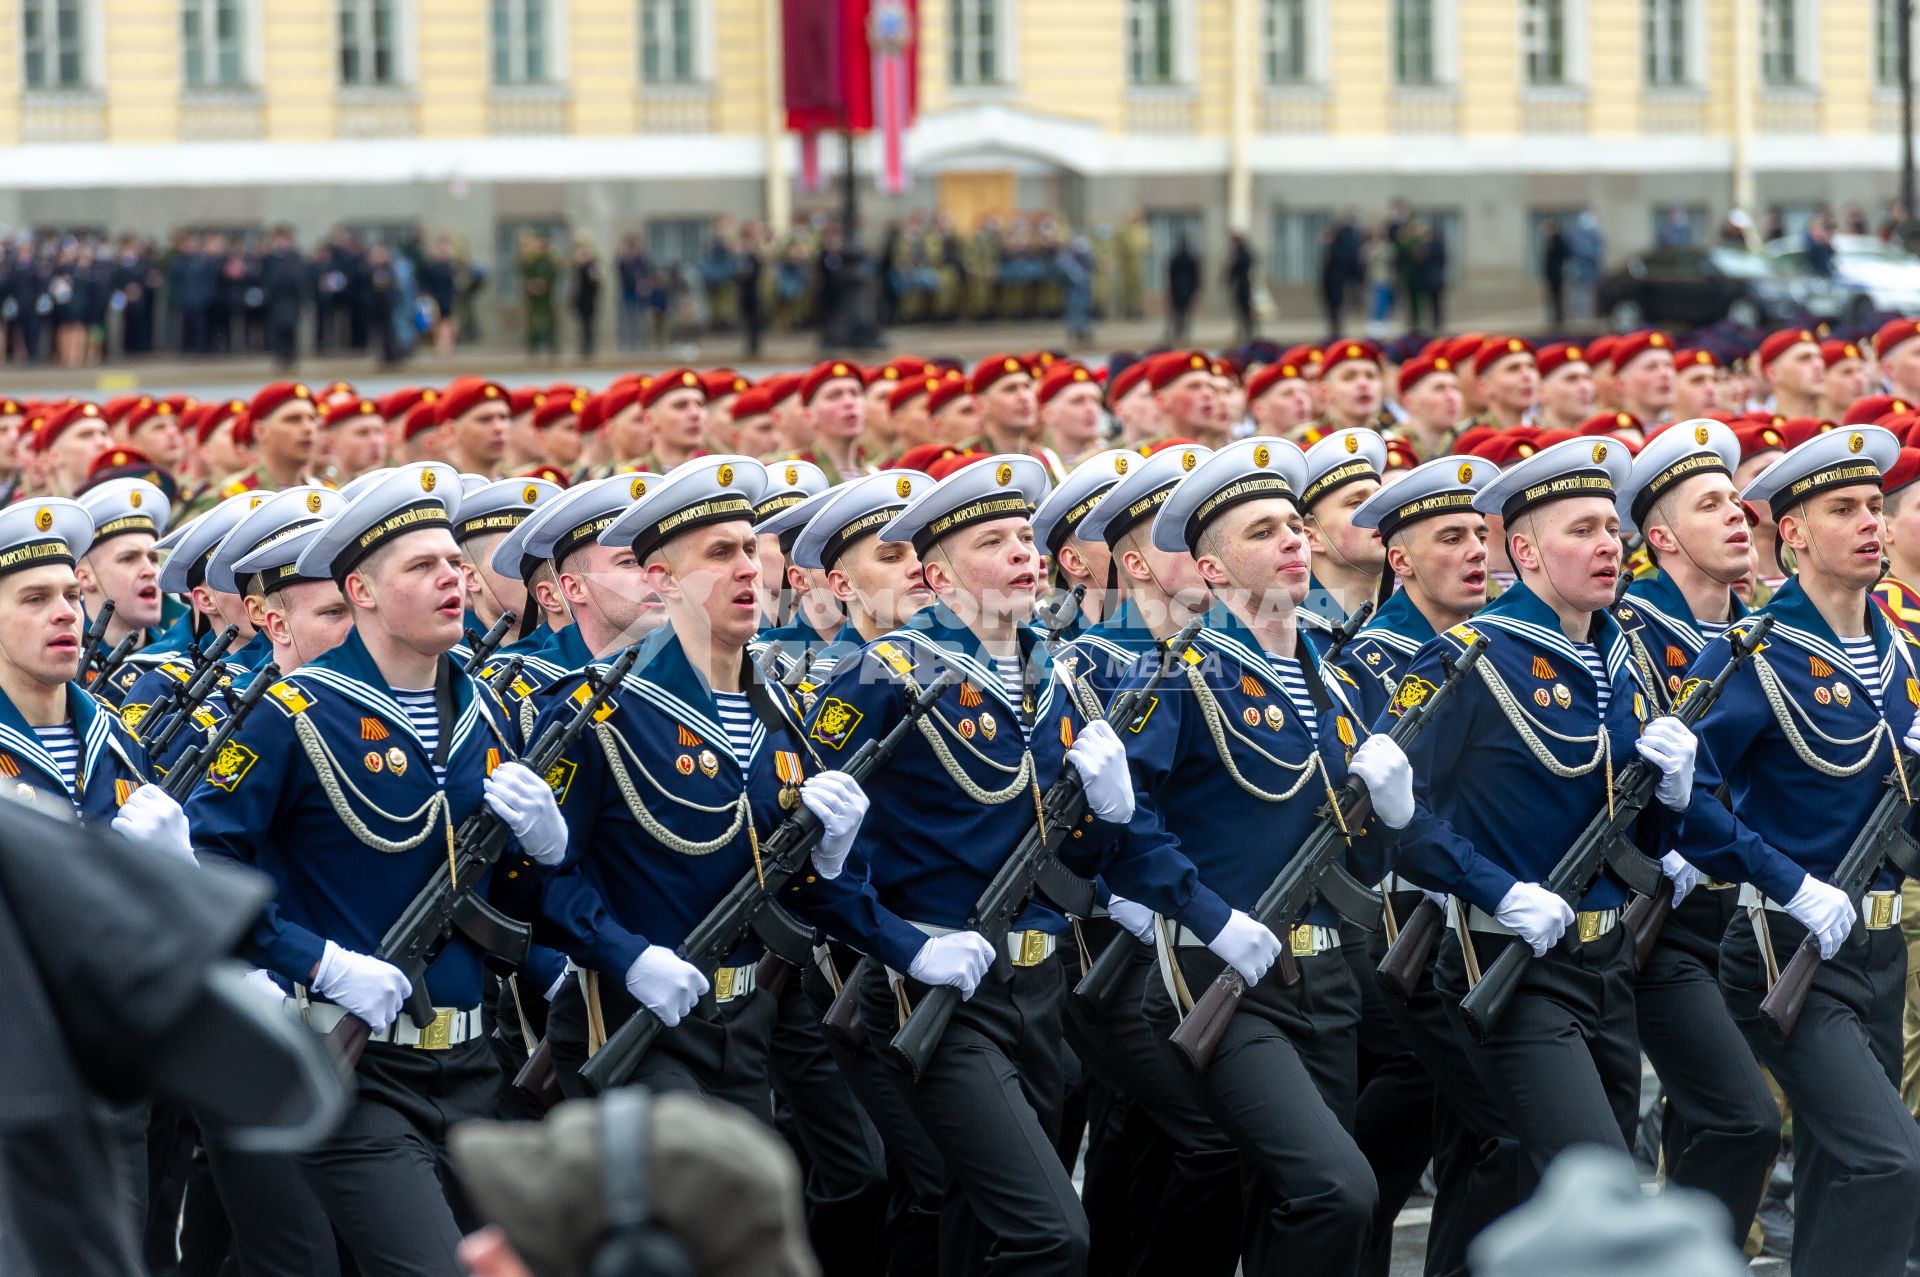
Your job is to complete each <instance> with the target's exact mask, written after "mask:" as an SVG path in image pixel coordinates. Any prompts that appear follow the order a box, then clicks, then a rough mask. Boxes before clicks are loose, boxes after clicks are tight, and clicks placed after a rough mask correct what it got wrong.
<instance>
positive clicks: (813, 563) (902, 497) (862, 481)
mask: <svg viewBox="0 0 1920 1277" xmlns="http://www.w3.org/2000/svg"><path fill="white" fill-rule="evenodd" d="M933 483H934V481H933V479H932V478H931V477H930V476H928V475H927V474H926V473H925V472H924V471H920V470H883V471H881V472H880V473H879V474H870V475H866V476H864V477H863V478H859V479H852V480H849V481H848V482H846V483H843V484H841V485H840V486H839V487H837V488H834V489H832V490H831V492H829V493H828V494H827V500H826V501H825V502H824V503H823V504H822V505H821V506H820V509H819V511H818V512H817V513H816V514H814V516H813V517H812V518H810V519H808V520H807V522H806V526H804V527H802V528H801V529H800V535H799V537H798V538H797V539H796V540H795V541H794V543H793V549H792V551H791V553H792V556H793V561H794V562H795V563H797V564H799V565H800V566H801V567H803V568H815V569H819V570H823V571H824V570H825V569H827V568H831V567H832V566H833V565H834V564H835V563H836V562H838V561H839V559H840V556H841V555H842V554H844V553H846V551H847V547H848V546H851V545H852V544H853V543H854V542H855V541H858V540H859V539H860V538H861V537H864V536H867V535H868V534H869V533H878V532H879V531H880V529H882V528H884V527H885V526H886V525H887V524H889V523H891V522H892V521H893V517H894V516H895V515H896V514H899V513H900V512H901V511H902V510H904V509H906V508H907V505H908V503H909V502H911V501H912V500H913V499H914V498H915V497H917V496H919V495H920V494H921V493H923V492H926V491H927V490H928V489H930V488H932V487H933Z"/></svg>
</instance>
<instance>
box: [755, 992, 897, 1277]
mask: <svg viewBox="0 0 1920 1277" xmlns="http://www.w3.org/2000/svg"><path fill="white" fill-rule="evenodd" d="M800 976H801V973H800V972H798V971H795V972H793V974H792V976H791V977H790V978H789V979H788V981H787V984H786V987H785V988H783V989H782V990H781V991H780V993H779V996H778V998H777V999H776V1011H777V1014H776V1017H775V1020H774V1026H773V1039H772V1043H771V1045H770V1048H769V1053H768V1057H767V1059H768V1064H769V1066H770V1071H771V1073H772V1080H773V1090H774V1094H775V1096H776V1097H777V1101H778V1107H779V1112H778V1113H777V1114H776V1117H777V1119H779V1120H778V1121H777V1123H776V1124H777V1125H778V1126H780V1128H781V1131H782V1133H783V1134H784V1135H786V1136H787V1138H788V1140H789V1142H790V1143H792V1144H793V1145H794V1151H795V1155H796V1156H797V1157H798V1158H799V1160H800V1166H801V1171H802V1174H803V1176H804V1185H805V1191H806V1210H807V1236H808V1237H809V1238H810V1239H811V1240H812V1242H813V1253H814V1255H815V1256H816V1257H818V1259H819V1260H820V1267H821V1269H822V1270H823V1271H824V1272H826V1273H828V1274H831V1277H842V1274H844V1275H845V1277H862V1275H863V1274H868V1273H874V1272H877V1271H879V1270H880V1267H881V1263H882V1260H881V1252H880V1249H879V1247H880V1242H881V1239H882V1228H883V1225H884V1223H885V1220H886V1212H887V1173H886V1164H885V1155H884V1153H883V1152H882V1151H881V1147H880V1137H879V1136H878V1135H877V1134H876V1133H875V1132H874V1129H873V1124H872V1123H871V1122H869V1121H868V1120H867V1118H866V1115H865V1114H864V1113H862V1112H861V1110H860V1106H859V1104H857V1103H856V1102H855V1101H854V1098H853V1093H852V1092H851V1091H850V1090H848V1089H847V1083H846V1079H845V1078H844V1077H843V1076H842V1075H841V1073H840V1068H839V1066H838V1065H837V1064H835V1063H834V1061H833V1057H832V1056H831V1055H829V1054H828V1053H827V1044H826V1040H825V1038H824V1037H823V1036H822V1034H821V1031H820V1012H819V1011H818V1010H817V1009H815V1006H814V1003H813V1000H812V999H811V998H809V997H808V996H807V994H806V993H805V991H804V990H802V988H801V980H800Z"/></svg>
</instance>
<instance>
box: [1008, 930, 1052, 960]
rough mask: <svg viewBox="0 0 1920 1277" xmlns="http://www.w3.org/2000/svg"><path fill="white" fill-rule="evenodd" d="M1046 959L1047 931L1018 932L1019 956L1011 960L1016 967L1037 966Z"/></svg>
mask: <svg viewBox="0 0 1920 1277" xmlns="http://www.w3.org/2000/svg"><path fill="white" fill-rule="evenodd" d="M1046 960H1047V933H1046V932H1044V931H1022V932H1021V933H1020V956H1019V957H1017V958H1015V959H1014V960H1013V965H1014V966H1016V967H1037V966H1039V965H1040V964H1041V963H1042V962H1045V961H1046Z"/></svg>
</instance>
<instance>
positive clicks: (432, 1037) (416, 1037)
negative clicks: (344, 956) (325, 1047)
mask: <svg viewBox="0 0 1920 1277" xmlns="http://www.w3.org/2000/svg"><path fill="white" fill-rule="evenodd" d="M287 1005H288V1006H290V1007H292V1008H293V1011H294V1013H295V1014H296V1015H299V1016H300V1017H301V1018H302V1019H304V1020H305V1021H306V1022H307V1024H308V1025H310V1026H311V1027H312V1028H313V1030H314V1032H316V1033H331V1032H332V1031H333V1026H334V1025H336V1024H338V1023H340V1021H342V1020H344V1019H346V1018H347V1016H348V1015H349V1014H351V1013H350V1012H349V1011H348V1010H347V1009H346V1008H345V1007H343V1006H340V1005H339V1004H338V1003H333V1002H307V1003H306V1004H305V1005H304V1006H303V1005H302V1003H301V1000H300V999H299V998H288V999H287ZM433 1010H434V1016H433V1019H432V1020H430V1021H428V1023H427V1027H426V1028H424V1029H423V1028H421V1027H420V1026H419V1025H417V1024H415V1023H414V1022H413V1020H412V1018H411V1017H410V1016H408V1015H407V1013H406V1012H405V1011H402V1012H401V1013H400V1014H399V1015H398V1016H396V1017H394V1021H393V1023H392V1024H390V1025H388V1026H387V1027H386V1028H384V1029H375V1030H373V1031H372V1032H371V1033H369V1034H368V1035H367V1040H368V1041H370V1042H386V1043H389V1044H390V1045H393V1046H411V1047H418V1048H419V1049H420V1050H422V1051H444V1050H446V1049H447V1048H449V1047H455V1046H459V1045H460V1044H461V1043H462V1042H469V1041H472V1040H473V1039H474V1038H477V1037H479V1036H480V1008H479V1007H473V1008H471V1009H469V1010H466V1011H456V1010H454V1009H453V1008H452V1007H435V1008H434V1009H433Z"/></svg>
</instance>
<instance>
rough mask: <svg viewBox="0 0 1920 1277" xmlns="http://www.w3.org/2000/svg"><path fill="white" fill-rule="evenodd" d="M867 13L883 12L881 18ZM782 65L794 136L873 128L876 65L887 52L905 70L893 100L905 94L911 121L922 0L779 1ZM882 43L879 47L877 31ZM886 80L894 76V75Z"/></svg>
mask: <svg viewBox="0 0 1920 1277" xmlns="http://www.w3.org/2000/svg"><path fill="white" fill-rule="evenodd" d="M870 10H874V11H878V21H876V20H875V18H876V15H875V14H874V13H872V12H870ZM780 11H781V22H782V43H783V49H782V59H781V61H782V66H783V69H784V71H785V79H786V107H787V127H788V128H789V129H791V130H793V131H794V132H796V133H809V132H817V131H830V132H839V131H841V130H844V129H851V130H853V131H854V132H856V133H865V132H868V131H869V130H871V129H873V128H875V127H876V124H877V123H878V121H879V120H880V118H881V111H878V110H876V108H875V104H874V97H875V89H876V87H877V86H876V84H875V66H876V62H877V61H878V60H879V59H880V58H881V57H883V56H885V57H887V58H888V60H889V61H891V62H895V63H897V64H898V65H899V67H900V68H901V73H900V77H899V78H904V81H905V83H904V85H901V84H899V83H898V80H897V79H896V84H895V87H894V89H893V91H892V93H891V94H890V97H891V98H892V100H893V101H894V102H895V103H898V102H899V101H900V99H901V97H902V95H904V99H905V106H906V109H905V112H904V118H902V117H901V113H899V112H897V111H896V112H895V113H894V114H895V121H896V127H897V128H901V129H904V128H905V127H906V126H907V124H909V123H911V121H912V119H913V109H914V102H915V100H916V98H917V97H918V93H919V77H918V75H917V74H916V73H915V64H916V62H917V61H918V59H919V51H920V43H919V21H920V13H919V4H918V0H781V6H780ZM876 26H877V27H878V28H879V29H880V35H881V38H882V40H883V41H884V42H885V43H883V45H882V46H881V47H878V48H876V47H875V45H874V43H873V42H872V39H871V37H872V35H873V33H874V28H875V27H876ZM883 78H895V77H892V76H888V77H883Z"/></svg>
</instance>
